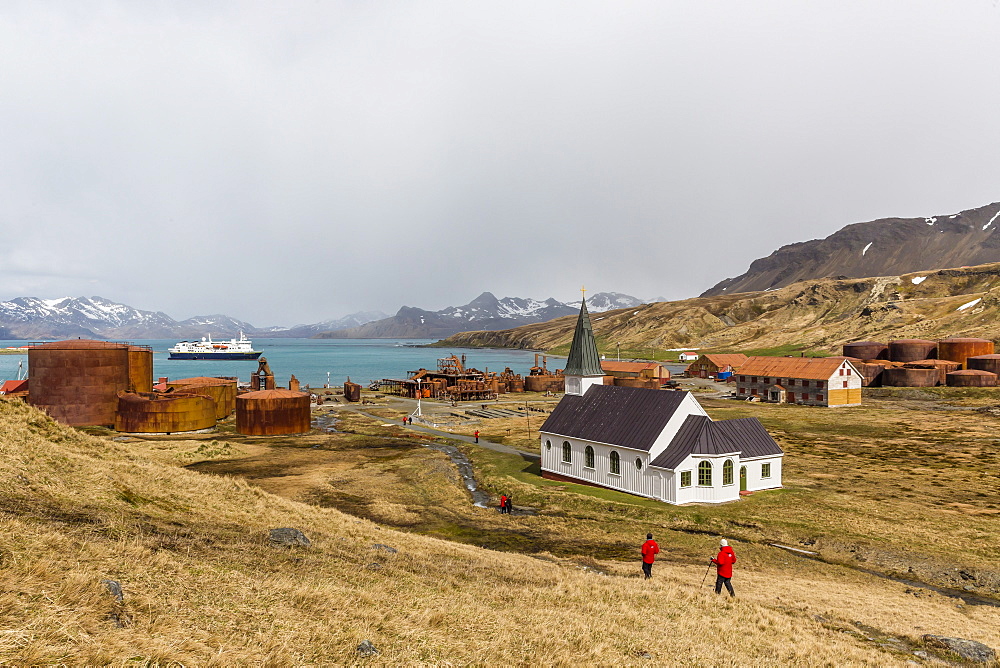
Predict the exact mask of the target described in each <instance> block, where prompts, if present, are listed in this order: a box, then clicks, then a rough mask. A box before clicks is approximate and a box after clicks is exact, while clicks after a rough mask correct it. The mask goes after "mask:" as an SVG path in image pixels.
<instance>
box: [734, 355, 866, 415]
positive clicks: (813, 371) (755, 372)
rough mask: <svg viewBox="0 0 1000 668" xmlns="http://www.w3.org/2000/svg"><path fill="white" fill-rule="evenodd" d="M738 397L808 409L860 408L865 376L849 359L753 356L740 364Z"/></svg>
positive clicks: (737, 378) (737, 380)
mask: <svg viewBox="0 0 1000 668" xmlns="http://www.w3.org/2000/svg"><path fill="white" fill-rule="evenodd" d="M735 378H736V397H737V398H740V399H750V398H753V397H757V398H758V399H759V400H760V401H768V402H775V403H789V404H805V405H808V406H856V405H858V404H860V403H861V381H862V376H861V373H860V372H859V371H858V369H857V368H856V367H855V366H854V364H852V363H851V361H850V360H849V359H847V358H846V357H750V358H747V361H746V362H744V363H743V364H741V365H740V367H739V371H738V373H737V374H736V375H735Z"/></svg>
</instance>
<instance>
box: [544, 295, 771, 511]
mask: <svg viewBox="0 0 1000 668" xmlns="http://www.w3.org/2000/svg"><path fill="white" fill-rule="evenodd" d="M563 375H564V376H565V379H566V394H565V396H563V398H562V399H561V400H560V402H559V404H558V405H557V406H556V408H555V410H553V411H552V414H551V415H549V417H548V419H547V420H546V421H545V424H543V425H542V428H541V430H540V432H541V448H542V457H541V468H542V476H543V477H544V478H548V479H550V480H563V481H567V482H576V483H583V484H588V485H595V486H598V487H606V488H609V489H614V490H618V491H621V492H628V493H630V494H636V495H639V496H644V497H648V498H652V499H657V500H659V501H665V502H667V503H673V504H682V503H692V502H701V503H722V502H726V501H735V500H737V499H739V497H740V492H741V491H746V492H751V491H757V490H764V489H773V488H777V487H781V463H782V457H783V455H784V453H783V452H782V450H781V448H780V447H779V446H778V444H777V443H776V442H775V441H774V439H773V438H771V436H770V435H769V434H768V433H767V431H766V430H765V429H764V427H763V425H761V423H760V422H759V421H758V420H757V419H756V418H740V419H736V420H720V421H718V422H716V421H713V420H712V419H711V418H710V417H709V416H708V414H707V413H706V412H705V410H704V409H703V408H702V407H701V404H699V403H698V400H697V399H695V398H694V395H692V394H691V393H689V392H684V391H679V390H655V389H644V388H635V387H620V386H615V385H604V384H603V375H604V371H603V370H602V368H601V361H600V355H599V354H598V351H597V344H596V343H595V341H594V332H593V329H592V327H591V323H590V315H589V314H588V312H587V304H586V301H584V303H583V304H582V305H581V306H580V316H579V318H578V320H577V324H576V331H575V332H574V335H573V343H572V345H571V347H570V353H569V358H568V359H567V360H566V369H565V370H564V371H563Z"/></svg>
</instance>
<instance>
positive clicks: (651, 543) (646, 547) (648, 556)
mask: <svg viewBox="0 0 1000 668" xmlns="http://www.w3.org/2000/svg"><path fill="white" fill-rule="evenodd" d="M659 553H660V546H659V545H657V544H656V541H655V540H653V539H649V540H647V541H646V542H645V543H643V544H642V560H643V562H644V563H647V564H651V563H653V560H654V559H655V558H656V555H657V554H659Z"/></svg>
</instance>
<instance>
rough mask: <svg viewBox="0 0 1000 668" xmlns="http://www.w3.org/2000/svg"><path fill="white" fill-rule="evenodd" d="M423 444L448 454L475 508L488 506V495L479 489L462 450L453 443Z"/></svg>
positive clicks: (469, 463)
mask: <svg viewBox="0 0 1000 668" xmlns="http://www.w3.org/2000/svg"><path fill="white" fill-rule="evenodd" d="M424 446H425V447H428V448H431V449H432V450H437V451H438V452H443V453H444V454H446V455H448V458H449V459H451V461H452V463H453V464H454V465H455V468H457V469H458V474H459V475H460V476H462V482H463V483H465V488H466V489H467V490H469V493H470V494H472V505H474V506H476V507H477V508H488V507H489V503H490V495H489V494H487V493H486V492H484V491H483V490H481V489H479V483H477V482H476V474H475V471H474V470H473V468H472V462H470V461H469V458H468V457H466V456H465V455H463V454H462V452H461V451H460V450H459V449H458V448H456V447H455V446H454V445H441V444H439V443H425V444H424Z"/></svg>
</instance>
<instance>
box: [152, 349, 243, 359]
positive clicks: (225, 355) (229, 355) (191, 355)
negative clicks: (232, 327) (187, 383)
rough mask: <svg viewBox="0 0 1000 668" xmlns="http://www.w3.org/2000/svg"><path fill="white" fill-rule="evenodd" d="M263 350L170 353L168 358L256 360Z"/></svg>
mask: <svg viewBox="0 0 1000 668" xmlns="http://www.w3.org/2000/svg"><path fill="white" fill-rule="evenodd" d="M261 352H262V351H260V350H254V351H252V352H248V353H233V352H218V353H216V352H211V353H208V352H205V353H170V357H168V358H167V359H172V360H255V359H257V358H258V357H260V354H261Z"/></svg>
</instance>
